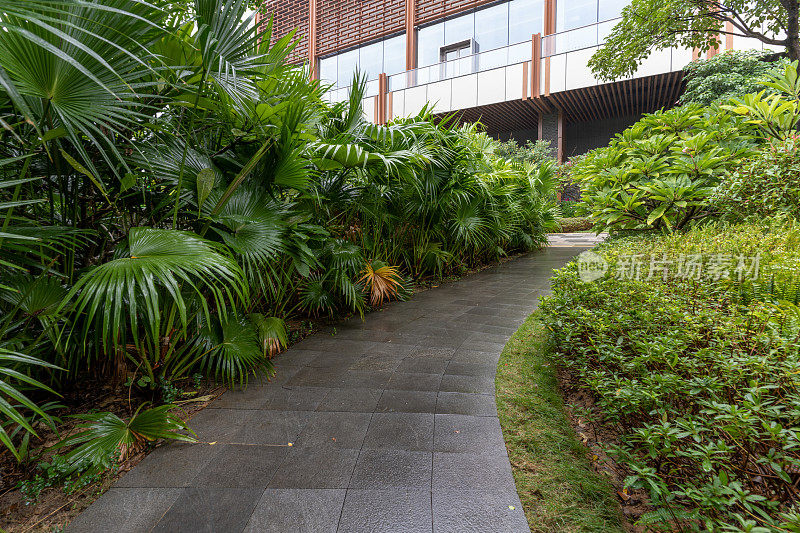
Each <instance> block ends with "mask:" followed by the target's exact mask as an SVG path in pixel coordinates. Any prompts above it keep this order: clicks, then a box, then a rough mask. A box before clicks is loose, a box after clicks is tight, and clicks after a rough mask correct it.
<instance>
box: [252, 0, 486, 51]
mask: <svg viewBox="0 0 800 533" xmlns="http://www.w3.org/2000/svg"><path fill="white" fill-rule="evenodd" d="M414 1H415V2H416V12H417V17H416V22H415V23H416V24H418V25H419V24H427V23H429V22H433V21H435V20H438V19H441V18H444V17H448V16H451V15H455V14H457V13H460V12H462V11H466V10H469V9H473V8H475V7H480V6H483V5H486V4H490V3H492V2H494V1H496V0H414ZM308 4H309V0H264V8H263V10H262V12H263V14H264V15H263V16H264V17H265V18H268V17H269V16H270V15H274V17H275V23H274V26H273V35H272V41H273V42H274V41H275V40H276V39H278V38H280V37H283V36H284V35H286V34H287V33H289V32H290V31H292V30H293V29H295V28H297V32H296V33H295V36H296V37H297V38H298V40H299V42H298V44H297V48H296V49H295V50H294V52H293V53H292V55H291V56H290V59H291V60H292V61H297V62H302V61H305V60H306V59H307V58H308ZM405 4H406V2H405V0H317V54H318V55H321V56H323V55H328V54H332V53H334V52H338V51H340V50H344V49H345V48H351V47H354V46H357V45H359V44H363V43H366V42H369V41H373V40H376V39H380V38H382V37H385V36H388V35H392V34H396V33H400V32H402V31H404V29H405V10H406V7H405Z"/></svg>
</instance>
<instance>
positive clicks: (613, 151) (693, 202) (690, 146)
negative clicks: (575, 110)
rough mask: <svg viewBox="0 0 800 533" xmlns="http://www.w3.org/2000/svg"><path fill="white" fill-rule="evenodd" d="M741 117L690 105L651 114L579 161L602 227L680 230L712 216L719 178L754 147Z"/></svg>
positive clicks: (585, 197)
mask: <svg viewBox="0 0 800 533" xmlns="http://www.w3.org/2000/svg"><path fill="white" fill-rule="evenodd" d="M754 146H755V139H754V138H753V136H752V135H751V134H750V133H749V128H748V127H747V126H746V125H743V124H742V123H741V121H739V120H737V119H736V118H735V117H733V116H731V115H729V114H727V113H724V112H717V111H713V110H711V111H709V110H706V109H704V108H702V107H700V106H697V105H686V106H682V107H679V108H675V109H672V110H670V111H659V112H656V113H653V114H649V115H645V116H644V118H642V119H641V120H640V121H639V122H637V123H636V124H634V125H633V126H631V127H630V128H628V129H627V130H625V131H624V132H623V133H621V134H618V135H617V136H616V137H615V138H614V139H613V140H612V141H611V143H610V144H609V146H608V147H607V148H600V149H597V150H594V151H592V152H590V153H589V154H587V155H586V156H585V157H583V158H581V159H579V160H578V161H577V162H576V163H574V164H573V165H572V168H571V171H570V176H571V178H572V179H574V180H575V181H576V182H578V183H580V184H581V189H582V201H583V204H584V206H585V208H586V209H587V210H588V211H589V212H590V214H591V217H592V219H593V221H594V222H595V225H596V228H597V229H643V228H655V229H659V230H666V231H675V230H680V229H683V228H685V227H688V226H689V225H691V224H693V223H695V222H696V221H698V220H702V219H704V218H706V217H708V216H709V215H710V214H711V211H710V209H709V207H708V199H709V197H710V195H711V194H712V192H713V190H714V187H716V186H717V185H718V184H719V183H720V180H722V179H723V178H724V177H725V176H726V175H728V174H729V173H730V172H731V171H732V170H734V169H735V168H737V166H738V165H739V164H740V162H741V161H742V160H743V159H744V158H745V157H747V156H748V155H749V154H751V153H752V151H753V149H754Z"/></svg>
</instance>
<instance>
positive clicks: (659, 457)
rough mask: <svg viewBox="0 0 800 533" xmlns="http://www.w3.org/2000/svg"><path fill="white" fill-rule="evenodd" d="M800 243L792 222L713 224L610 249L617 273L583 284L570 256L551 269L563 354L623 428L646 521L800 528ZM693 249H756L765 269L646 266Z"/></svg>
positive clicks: (625, 455) (549, 302)
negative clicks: (710, 271)
mask: <svg viewBox="0 0 800 533" xmlns="http://www.w3.org/2000/svg"><path fill="white" fill-rule="evenodd" d="M798 239H800V232H798V229H797V227H796V225H794V224H787V223H786V222H772V223H770V224H766V225H764V224H748V225H739V226H724V225H708V226H704V227H701V228H696V229H693V230H692V231H690V232H688V233H681V234H679V233H675V234H671V235H664V236H651V237H649V238H648V237H641V236H640V237H637V238H628V239H621V240H617V241H615V242H613V243H611V244H608V245H605V246H603V247H601V248H600V249H599V250H598V252H599V253H601V254H602V255H603V257H604V258H605V259H606V260H607V261H608V262H609V264H610V269H609V272H608V273H607V275H606V276H605V277H603V278H601V279H599V280H596V281H593V282H584V281H582V280H581V278H580V277H579V275H578V268H577V265H576V264H575V263H573V264H571V265H569V266H567V267H566V268H565V269H563V270H561V271H560V272H559V273H558V274H557V275H556V277H555V278H554V280H553V291H554V292H553V296H552V297H550V298H548V299H546V300H545V301H543V302H542V310H543V313H544V317H545V323H546V325H547V327H548V328H549V330H550V332H551V335H552V337H553V340H554V341H555V342H556V346H557V350H558V353H556V354H555V355H554V360H555V361H557V362H558V363H559V364H563V365H565V366H566V367H567V368H568V369H569V370H570V371H571V372H572V373H573V375H574V376H575V377H576V378H577V379H578V381H579V382H580V384H581V385H582V386H583V387H585V388H586V389H588V390H589V391H591V393H592V394H593V395H594V397H595V398H596V400H597V405H598V406H599V407H600V408H601V409H602V411H603V414H604V416H605V417H606V420H608V422H609V423H612V424H614V425H615V426H616V427H617V428H618V430H619V431H620V443H619V446H617V447H616V448H615V449H614V450H613V451H614V453H615V455H616V456H617V459H618V460H619V461H620V463H621V464H622V465H623V466H624V467H625V468H626V469H627V471H628V473H629V474H630V475H629V477H628V479H627V480H626V485H627V486H630V487H636V488H642V489H645V490H647V491H648V492H649V494H650V499H651V504H652V505H653V506H654V508H655V510H654V511H653V512H651V513H648V514H646V515H645V516H644V517H643V518H642V524H643V525H648V524H649V525H650V527H655V525H656V524H658V523H660V524H661V525H662V527H664V528H667V529H675V528H681V529H682V530H684V531H687V530H691V531H696V530H704V531H705V530H715V531H716V530H738V529H737V528H745V529H746V530H749V531H762V530H763V531H773V530H780V529H781V528H783V529H788V530H792V529H791V528H792V527H794V525H796V524H797V522H796V516H795V518H792V513H793V507H792V506H793V502H795V501H796V497H795V489H794V483H795V481H796V479H797V478H796V472H797V471H798V467H799V466H800V453H798V450H800V439H798V435H797V432H796V429H795V428H796V427H797V425H798V420H800V377H799V376H798V374H797V371H796V369H797V367H798V365H799V364H800V351H798V344H797V339H798V334H800V328H799V327H797V326H798V324H800V322H798V321H797V320H796V319H797V318H798V317H800V311H798V307H797V305H796V304H792V303H789V302H787V301H786V296H789V297H790V298H791V297H792V295H793V294H794V295H795V296H796V295H798V294H800V282H799V281H800V270H799V269H798V265H800V252H798V250H800V248H799V247H798V242H800V241H798ZM697 253H703V254H707V255H713V256H715V257H722V258H728V259H727V261H728V263H727V264H729V266H730V268H731V269H733V268H735V266H736V259H735V258H737V257H739V256H740V255H744V256H755V255H756V254H758V253H760V254H761V255H760V264H761V272H760V276H759V277H758V279H756V280H754V281H753V280H747V279H745V280H742V281H740V280H739V279H737V278H736V277H732V278H727V277H725V276H723V277H722V278H720V279H718V280H715V278H714V277H703V278H702V279H699V280H696V279H692V278H691V277H675V276H669V277H667V279H663V278H662V277H661V276H660V275H655V276H648V261H649V258H650V257H655V258H657V260H658V261H662V262H663V261H679V260H680V258H681V257H683V258H685V257H686V256H688V255H691V254H697ZM632 254H633V255H634V257H638V258H640V259H641V260H643V262H644V266H643V270H642V273H641V276H639V277H638V279H637V278H635V277H630V276H627V275H621V274H622V273H624V272H625V270H624V268H623V265H625V264H626V263H625V261H627V258H629V257H630V256H631V255H632ZM637 254H638V255H637ZM731 261H732V263H731ZM674 272H675V270H673V273H674ZM776 288H778V289H779V290H777V291H776V290H775V289H776ZM787 317H793V318H792V319H791V320H790V319H789V318H787ZM676 522H677V523H680V525H678V524H676ZM793 524H794V525H793ZM754 527H755V528H762V529H753V528H754Z"/></svg>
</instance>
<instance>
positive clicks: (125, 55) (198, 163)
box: [0, 0, 556, 466]
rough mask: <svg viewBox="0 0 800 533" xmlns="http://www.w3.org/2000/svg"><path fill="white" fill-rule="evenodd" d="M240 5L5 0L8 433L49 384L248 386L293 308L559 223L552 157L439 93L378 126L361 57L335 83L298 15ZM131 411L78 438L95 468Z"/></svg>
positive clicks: (19, 432) (1, 110)
mask: <svg viewBox="0 0 800 533" xmlns="http://www.w3.org/2000/svg"><path fill="white" fill-rule="evenodd" d="M246 9H247V2H245V1H243V0H194V1H186V0H179V1H176V2H170V1H165V0H159V1H158V2H155V3H147V2H140V1H138V0H98V1H96V2H50V1H45V0H31V1H27V0H25V1H21V0H0V12H2V13H3V27H4V30H5V31H4V38H3V39H2V41H1V42H0V65H2V67H0V348H2V350H3V352H2V353H3V354H11V353H12V352H13V354H14V355H13V357H16V358H18V359H16V360H14V361H13V362H9V367H8V372H18V374H13V376H11V378H10V379H9V381H8V383H6V382H3V383H4V385H3V386H2V387H0V388H2V391H0V410H2V411H3V413H4V415H6V414H7V415H8V416H9V417H10V418H12V419H13V421H14V423H16V424H18V426H16V427H11V426H7V425H3V427H4V428H6V429H4V430H3V431H6V430H7V431H8V433H0V441H2V442H3V445H4V446H6V447H8V448H10V449H12V450H14V451H16V450H17V449H22V448H24V447H26V446H27V444H28V443H29V440H30V437H29V436H28V437H26V436H25V435H31V434H33V433H32V431H31V430H32V426H31V425H30V422H26V421H30V420H34V419H35V420H45V421H46V420H47V419H46V418H45V411H44V410H43V409H42V408H41V407H37V405H38V404H37V402H38V401H39V400H42V401H46V400H47V394H49V393H50V389H46V388H45V389H42V387H43V386H48V387H51V388H52V389H58V388H59V387H80V386H81V381H82V380H84V379H87V378H105V379H107V380H110V381H112V383H113V384H122V383H125V382H126V380H127V382H128V383H129V385H130V386H131V392H132V393H140V394H142V395H150V398H152V396H153V395H154V394H160V395H161V396H162V397H163V398H165V399H174V398H175V397H176V396H175V395H176V389H175V385H174V384H176V383H181V382H183V381H185V380H187V379H189V378H190V377H191V376H193V375H195V374H197V373H202V375H203V376H204V377H206V378H211V379H215V380H218V381H221V382H224V383H227V384H229V385H234V384H237V385H239V384H242V385H243V384H246V383H247V380H248V379H249V377H250V376H253V375H260V376H269V375H270V374H271V373H272V372H273V368H272V364H271V362H270V358H271V357H272V356H274V355H275V354H276V353H278V352H279V351H280V350H282V349H283V348H285V347H286V345H287V342H288V341H289V340H290V338H292V337H291V335H292V333H294V335H295V338H296V337H297V336H299V335H301V333H297V332H287V331H286V324H285V322H284V321H285V320H286V319H287V318H292V319H296V318H301V319H302V318H303V317H305V316H308V315H319V314H336V313H347V312H359V313H363V312H364V311H366V310H367V308H368V305H369V304H368V301H369V302H371V304H372V305H379V304H380V303H382V302H383V301H385V300H386V299H388V298H402V297H405V295H406V293H407V291H405V281H406V280H408V279H411V278H417V279H420V278H426V277H432V276H433V277H437V276H444V275H448V274H451V273H458V272H461V271H463V270H464V269H466V268H468V267H470V266H474V265H477V264H479V263H480V262H482V261H488V260H493V259H496V258H498V257H500V256H502V255H505V254H508V253H511V252H515V251H523V250H530V249H533V248H536V247H538V246H541V245H543V244H544V242H545V232H546V230H547V229H549V228H551V227H553V226H554V224H555V213H556V211H555V206H554V203H553V194H552V193H553V189H554V180H553V179H552V176H553V169H552V165H550V164H549V163H547V162H543V163H542V164H539V165H534V164H531V163H530V162H513V161H508V160H506V159H504V158H502V157H500V156H498V155H495V154H493V153H492V152H493V151H494V149H495V146H496V143H495V142H494V141H492V140H491V139H490V138H488V136H486V135H485V134H483V133H480V132H478V131H477V128H475V127H462V128H458V127H455V126H453V125H452V124H451V123H450V122H449V121H448V120H445V121H434V118H433V116H432V114H431V113H430V112H429V110H424V111H422V112H421V113H420V114H419V115H418V116H415V117H408V118H405V119H399V120H396V121H394V122H393V123H391V124H389V125H374V124H369V123H367V122H366V121H365V120H364V118H363V112H362V111H363V110H362V100H363V98H364V91H365V80H364V79H363V77H360V76H357V77H356V78H355V80H354V87H353V90H352V91H351V94H350V97H349V98H348V100H347V101H344V102H340V103H336V104H329V103H327V102H326V101H325V100H326V99H325V98H324V96H325V94H324V93H325V89H324V88H322V87H320V86H319V84H318V83H316V82H312V81H310V80H309V79H308V74H307V72H306V71H305V69H304V68H303V67H299V66H292V65H289V64H288V63H287V57H289V55H290V54H291V52H292V50H293V48H294V46H295V43H294V41H293V35H292V34H290V35H288V36H285V37H282V38H280V39H274V40H273V39H272V25H271V23H269V22H267V23H265V24H259V25H255V24H253V16H252V15H247V14H246ZM120 28H124V31H120ZM367 267H370V268H372V275H371V276H368V277H366V278H365V277H364V272H365V271H367ZM401 281H402V282H403V283H401ZM401 289H402V290H401ZM16 354H25V355H16ZM8 357H11V356H10V355H9V356H8ZM20 358H22V359H20ZM6 359H7V358H6ZM23 359H24V360H23ZM9 361H10V360H9ZM37 361H41V362H40V363H39V362H37ZM3 362H4V363H5V362H6V360H3ZM56 366H58V367H64V368H65V369H66V372H64V373H59V372H58V371H57V370H56ZM3 373H4V374H5V373H6V372H5V371H3ZM23 385H24V386H26V387H27V386H31V387H32V388H35V387H38V388H40V389H42V390H40V391H37V392H34V393H33V394H30V395H29V394H28V391H27V389H26V390H25V394H24V395H23V392H22V387H23ZM29 396H30V397H29ZM138 399H139V400H143V399H145V398H138ZM3 403H5V404H7V405H6V407H2V404H3ZM42 405H44V404H42ZM37 409H38V411H37ZM144 415H145V413H141V414H140V415H139V417H143V416H144ZM25 424H27V425H28V426H27V427H26V426H25ZM125 424H126V423H124V422H121V421H120V420H119V419H114V418H113V417H110V416H105V415H103V416H101V417H99V418H97V419H92V421H91V424H90V425H89V426H87V427H86V428H85V430H86V431H85V432H84V433H82V435H84V436H85V439H86V440H85V441H81V442H77V441H74V442H72V443H71V445H74V446H78V448H77V449H79V450H83V452H81V453H84V452H85V453H87V454H89V455H92V456H93V458H92V459H91V462H92V464H93V465H95V466H96V465H98V464H99V463H100V460H99V459H98V456H97V453H99V452H97V453H95V451H92V450H90V449H89V448H87V447H88V446H89V445H90V444H91V443H92V442H98V443H99V444H98V446H104V447H105V448H108V447H109V446H111V444H113V443H111V440H113V439H111V437H107V435H112V434H113V435H115V436H114V438H116V435H117V433H119V432H121V431H122V430H121V429H120V428H121V427H122V426H123V425H125ZM130 424H131V425H133V424H134V422H133V421H131V422H130ZM20 428H21V429H20ZM102 428H105V429H102ZM114 428H115V429H114ZM112 429H113V431H112ZM131 431H133V430H131ZM115 432H116V433H115ZM120 438H121V439H122V441H124V443H125V446H129V445H130V443H129V442H127V441H126V439H129V437H120ZM26 439H28V440H26ZM103 442H104V443H105V444H103ZM20 447H22V448H20ZM24 455H25V453H21V452H20V453H19V455H18V459H20V460H22V459H23V456H24Z"/></svg>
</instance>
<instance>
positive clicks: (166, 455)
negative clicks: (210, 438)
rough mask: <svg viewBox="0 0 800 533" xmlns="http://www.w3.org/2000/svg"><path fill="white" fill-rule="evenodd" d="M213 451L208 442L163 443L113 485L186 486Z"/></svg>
mask: <svg viewBox="0 0 800 533" xmlns="http://www.w3.org/2000/svg"><path fill="white" fill-rule="evenodd" d="M215 453H216V450H215V449H214V447H213V446H209V445H208V444H183V443H170V444H164V445H162V446H159V447H158V448H156V449H155V450H153V451H152V452H151V453H150V454H149V455H148V456H147V457H145V458H144V459H142V460H141V462H139V464H137V465H136V466H135V467H134V468H133V469H132V470H131V471H130V472H128V473H127V474H125V475H124V476H122V478H120V480H119V481H117V482H116V483H115V484H114V487H150V488H164V487H167V488H169V487H187V486H189V483H191V481H192V479H194V477H195V476H196V475H197V473H198V472H200V470H201V469H202V468H204V467H205V465H206V464H207V463H208V461H210V460H211V458H212V457H213V456H214V454H215Z"/></svg>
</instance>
